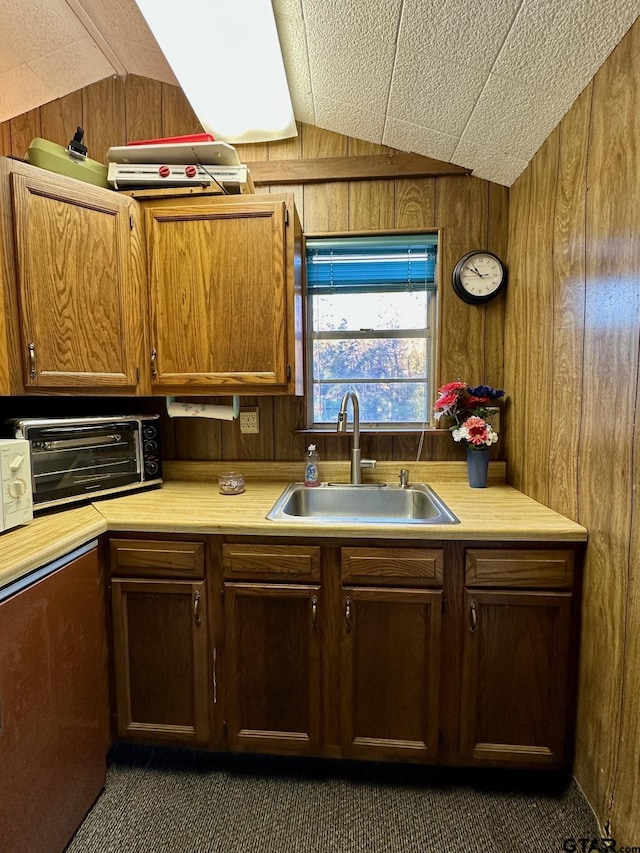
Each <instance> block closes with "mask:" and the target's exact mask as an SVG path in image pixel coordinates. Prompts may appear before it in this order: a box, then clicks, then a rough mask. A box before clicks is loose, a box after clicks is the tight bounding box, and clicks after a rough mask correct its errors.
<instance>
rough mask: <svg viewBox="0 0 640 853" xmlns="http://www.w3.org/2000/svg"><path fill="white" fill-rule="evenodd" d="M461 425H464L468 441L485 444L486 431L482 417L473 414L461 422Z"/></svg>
mask: <svg viewBox="0 0 640 853" xmlns="http://www.w3.org/2000/svg"><path fill="white" fill-rule="evenodd" d="M462 426H463V427H466V430H467V432H468V434H469V438H468V441H469V442H470V443H471V444H486V441H487V436H488V431H487V424H486V422H485V421H483V420H482V418H478V417H476V416H475V415H473V416H472V417H470V418H467V420H466V421H465V422H464V423H463V424H462Z"/></svg>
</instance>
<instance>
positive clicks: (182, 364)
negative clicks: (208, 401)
mask: <svg viewBox="0 0 640 853" xmlns="http://www.w3.org/2000/svg"><path fill="white" fill-rule="evenodd" d="M286 214H287V205H286V203H285V201H282V200H278V201H272V200H269V199H268V198H264V200H263V199H262V198H259V197H254V200H251V201H232V200H230V199H229V198H225V199H222V200H220V201H210V202H208V203H207V204H183V205H180V206H176V205H172V206H158V205H156V206H151V207H148V208H147V209H146V225H147V250H148V263H149V285H150V309H151V347H152V384H153V387H154V389H155V391H156V392H158V391H164V392H165V393H171V389H172V388H177V389H178V390H179V389H180V387H182V388H184V387H185V386H188V387H189V388H191V389H195V390H198V389H200V390H202V389H211V388H215V389H216V390H218V391H219V392H220V393H225V391H226V393H236V394H237V393H248V392H250V393H260V392H262V393H274V392H280V393H283V392H285V393H286V392H290V391H291V390H292V381H291V376H290V374H291V367H290V365H291V362H292V360H293V358H292V357H289V356H288V350H289V340H288V333H289V329H288V322H289V319H290V315H291V313H292V305H293V302H294V297H293V283H292V281H293V258H292V257H290V255H293V252H292V251H291V249H289V248H288V238H289V235H288V233H287V228H288V226H287V224H286ZM291 245H293V244H291Z"/></svg>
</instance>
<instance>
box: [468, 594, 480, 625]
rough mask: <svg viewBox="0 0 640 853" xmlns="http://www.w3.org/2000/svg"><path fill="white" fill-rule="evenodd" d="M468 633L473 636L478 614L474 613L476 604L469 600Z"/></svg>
mask: <svg viewBox="0 0 640 853" xmlns="http://www.w3.org/2000/svg"><path fill="white" fill-rule="evenodd" d="M469 622H470V625H469V633H470V634H475V632H476V625H477V624H478V613H477V612H476V603H475V601H474V600H473V598H472V599H471V607H470V608H469Z"/></svg>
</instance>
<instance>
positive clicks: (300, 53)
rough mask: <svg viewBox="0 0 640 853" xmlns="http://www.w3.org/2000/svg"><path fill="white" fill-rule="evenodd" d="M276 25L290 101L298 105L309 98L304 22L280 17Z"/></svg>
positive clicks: (309, 80)
mask: <svg viewBox="0 0 640 853" xmlns="http://www.w3.org/2000/svg"><path fill="white" fill-rule="evenodd" d="M276 24H277V28H278V38H279V40H280V47H281V50H282V58H283V60H284V66H285V71H286V74H287V82H288V84H289V92H290V93H291V100H292V101H293V102H294V103H298V104H300V103H301V102H302V101H303V100H307V99H308V98H310V97H311V76H310V74H309V57H308V54H307V39H306V33H305V28H304V21H303V20H302V17H301V16H299V17H292V16H290V15H282V16H280V17H279V18H278V19H277V21H276ZM296 118H297V116H296ZM299 121H305V119H302V118H301V119H299Z"/></svg>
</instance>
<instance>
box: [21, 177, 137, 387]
mask: <svg viewBox="0 0 640 853" xmlns="http://www.w3.org/2000/svg"><path fill="white" fill-rule="evenodd" d="M25 171H26V170H25ZM29 171H31V170H29ZM34 172H35V170H34ZM11 177H12V193H13V204H14V216H15V239H16V261H17V269H18V291H19V301H20V309H19V310H20V321H21V332H22V346H23V348H24V350H23V357H24V364H25V375H24V384H25V387H26V388H29V387H35V388H38V389H42V388H48V389H52V390H59V389H62V388H70V389H74V388H75V389H84V390H89V389H92V388H93V389H99V390H100V389H105V390H106V389H122V390H123V391H124V390H125V389H133V388H135V386H136V376H137V372H138V365H139V360H138V359H137V358H136V354H137V352H139V351H140V350H139V349H138V347H139V341H140V337H141V335H140V329H141V328H142V320H141V311H140V305H139V300H138V299H136V298H135V297H134V293H135V292H137V291H134V287H135V282H134V281H133V268H134V258H135V252H134V251H133V248H132V239H131V236H130V232H131V224H130V222H131V220H130V209H131V205H132V202H131V201H130V200H129V199H126V198H123V197H120V196H118V195H117V194H116V193H109V192H108V191H106V190H99V189H97V188H93V187H91V186H89V185H87V184H82V183H79V182H77V181H71V180H65V179H62V178H57V177H56V176H54V175H52V174H51V173H46V172H45V173H40V172H35V174H34V175H33V176H32V175H29V174H23V173H14V174H12V176H11Z"/></svg>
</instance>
